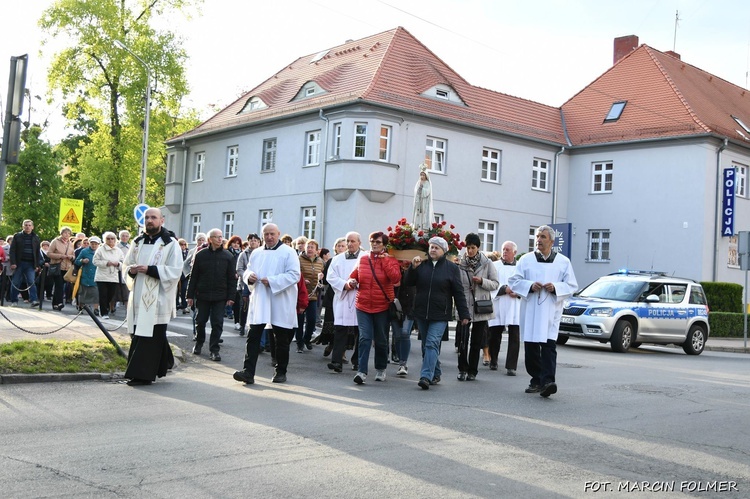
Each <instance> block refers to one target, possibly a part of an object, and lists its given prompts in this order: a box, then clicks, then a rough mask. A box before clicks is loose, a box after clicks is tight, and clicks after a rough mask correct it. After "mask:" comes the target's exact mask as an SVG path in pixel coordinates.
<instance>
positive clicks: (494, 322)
mask: <svg viewBox="0 0 750 499" xmlns="http://www.w3.org/2000/svg"><path fill="white" fill-rule="evenodd" d="M492 263H493V264H494V265H495V270H497V281H498V283H499V284H500V285H499V286H498V287H497V289H496V290H495V292H494V294H493V296H492V306H493V307H494V309H495V317H493V318H492V319H490V321H489V322H488V323H487V324H488V325H489V326H511V325H518V324H519V321H520V318H521V300H519V299H518V298H511V297H510V296H508V295H507V294H503V295H500V294H499V293H500V288H502V287H503V286H507V284H508V279H509V278H510V276H512V275H513V274H514V273H515V271H516V266H515V265H505V264H504V263H503V261H502V260H498V261H496V262H492Z"/></svg>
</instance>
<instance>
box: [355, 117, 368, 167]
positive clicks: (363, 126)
mask: <svg viewBox="0 0 750 499" xmlns="http://www.w3.org/2000/svg"><path fill="white" fill-rule="evenodd" d="M358 142H359V145H357V144H358ZM354 157H355V158H360V159H362V158H366V157H367V123H355V124H354Z"/></svg>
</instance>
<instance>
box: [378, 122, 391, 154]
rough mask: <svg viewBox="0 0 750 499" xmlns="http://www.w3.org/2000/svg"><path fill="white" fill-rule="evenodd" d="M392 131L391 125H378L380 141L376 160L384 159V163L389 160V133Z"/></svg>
mask: <svg viewBox="0 0 750 499" xmlns="http://www.w3.org/2000/svg"><path fill="white" fill-rule="evenodd" d="M392 133H393V127H390V126H388V125H380V143H379V146H380V148H379V151H378V160H380V161H385V162H386V163H387V162H389V161H390V160H391V135H392Z"/></svg>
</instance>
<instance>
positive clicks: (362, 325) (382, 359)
mask: <svg viewBox="0 0 750 499" xmlns="http://www.w3.org/2000/svg"><path fill="white" fill-rule="evenodd" d="M389 324H390V320H389V319H388V310H383V311H382V312H377V313H374V314H370V313H368V312H362V311H361V310H359V309H357V325H358V326H359V357H358V358H359V372H361V373H364V374H367V363H368V361H369V360H370V347H371V346H372V342H373V340H374V341H375V369H377V370H378V371H382V370H384V369H385V368H386V367H388V325H389Z"/></svg>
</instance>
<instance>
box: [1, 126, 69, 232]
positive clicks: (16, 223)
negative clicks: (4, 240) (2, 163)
mask: <svg viewBox="0 0 750 499" xmlns="http://www.w3.org/2000/svg"><path fill="white" fill-rule="evenodd" d="M41 133H42V129H41V128H39V127H38V126H32V127H31V128H29V129H26V130H24V131H23V132H21V140H22V141H23V145H24V147H23V149H22V150H21V152H20V154H19V155H18V164H17V165H8V173H7V177H6V180H7V187H6V189H5V201H4V203H3V224H2V227H0V231H2V232H0V234H2V235H3V236H6V235H8V234H14V233H16V232H18V231H20V230H21V226H22V223H23V221H24V220H25V219H27V218H29V219H31V220H33V221H34V230H35V231H36V233H37V234H39V237H41V238H43V239H51V238H53V237H55V236H57V233H58V218H59V214H60V192H61V187H62V178H61V177H60V175H59V172H60V167H59V166H58V165H59V163H58V161H57V159H56V158H55V155H54V153H53V151H52V146H51V145H50V144H49V142H46V141H43V140H41V139H40V138H39V135H40V134H41Z"/></svg>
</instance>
